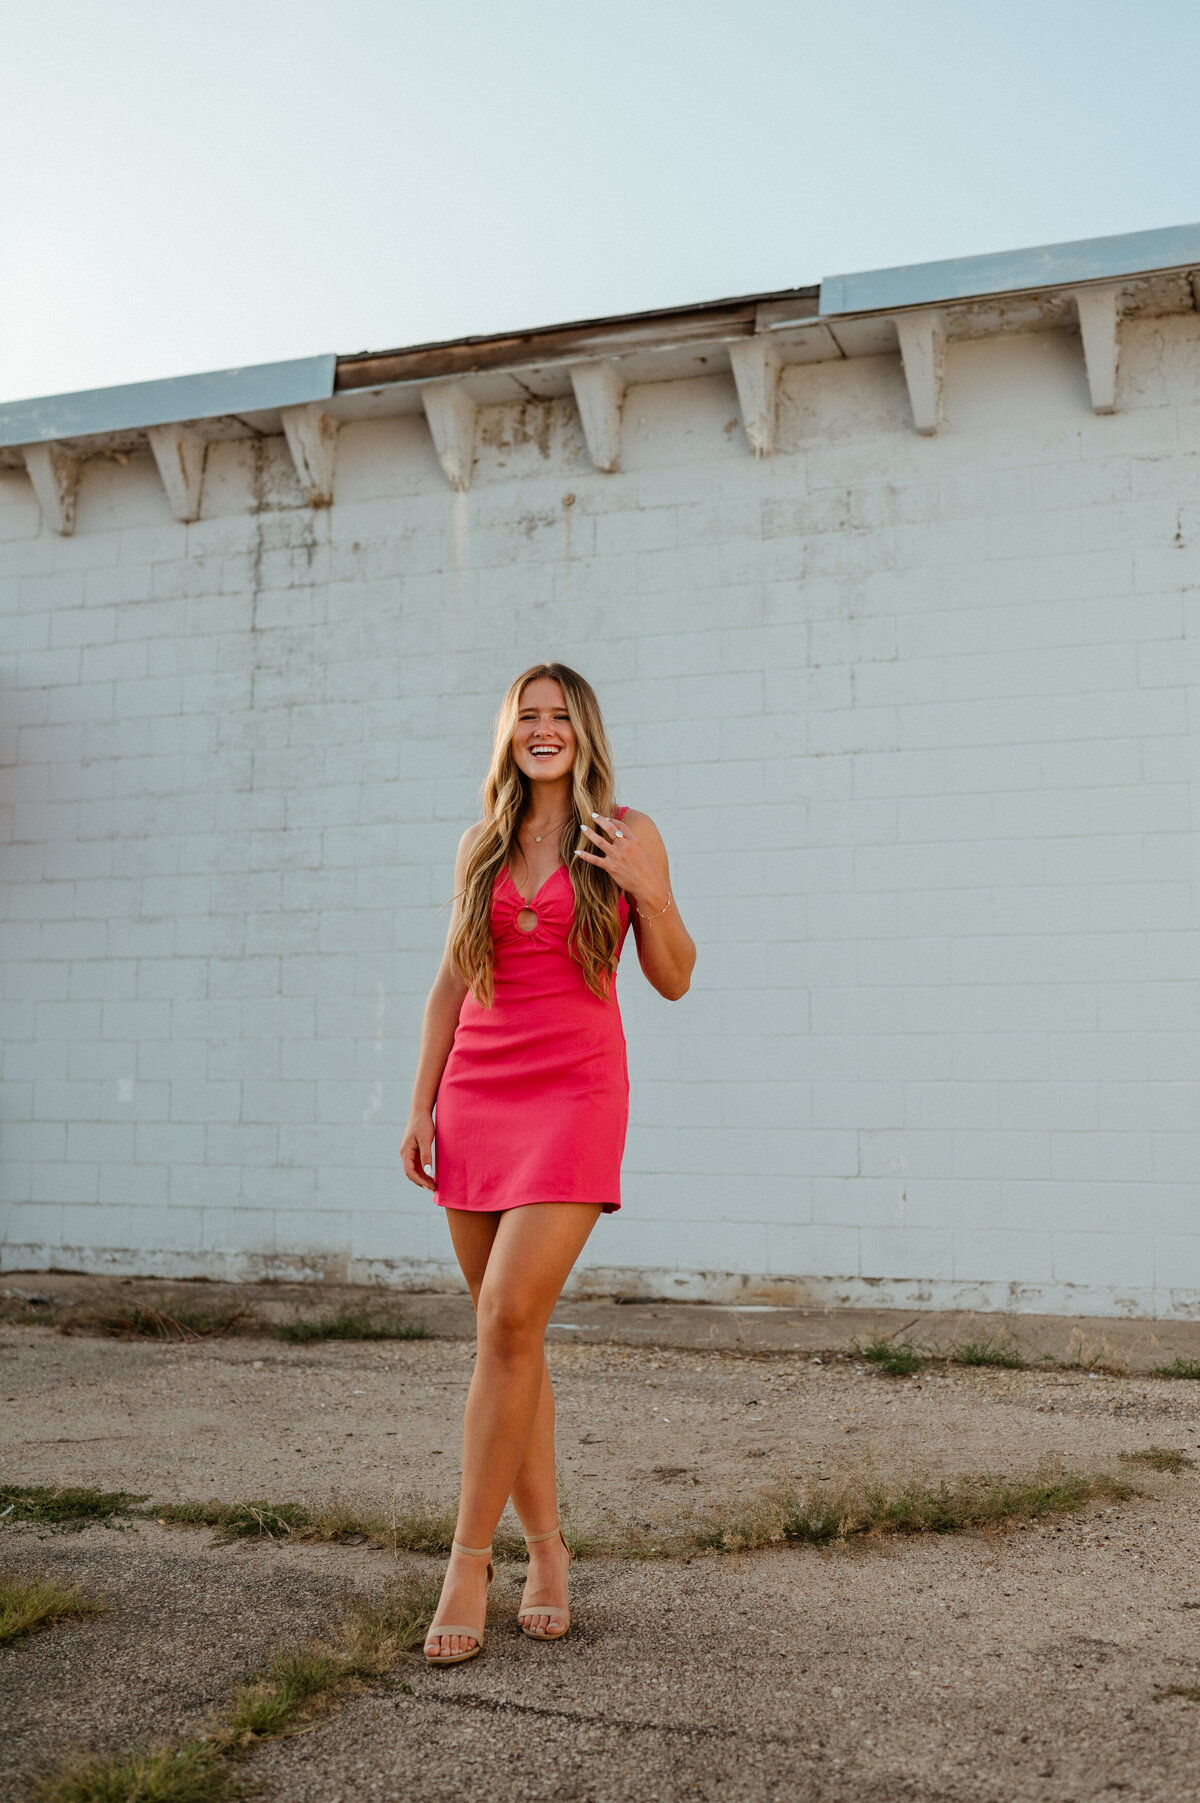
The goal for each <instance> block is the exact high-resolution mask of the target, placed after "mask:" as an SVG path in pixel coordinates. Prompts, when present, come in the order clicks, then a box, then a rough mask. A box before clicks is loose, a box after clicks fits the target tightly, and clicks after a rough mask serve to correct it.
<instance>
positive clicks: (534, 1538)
mask: <svg viewBox="0 0 1200 1803" xmlns="http://www.w3.org/2000/svg"><path fill="white" fill-rule="evenodd" d="M561 1533H562V1527H561V1526H560V1525H556V1526H554V1527H552V1528H551V1529H550V1532H549V1533H548V1534H526V1536H525V1544H526V1546H536V1545H537V1543H538V1541H539V1540H553V1538H554V1536H555V1534H561Z"/></svg>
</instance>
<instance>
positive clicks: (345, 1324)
mask: <svg viewBox="0 0 1200 1803" xmlns="http://www.w3.org/2000/svg"><path fill="white" fill-rule="evenodd" d="M271 1333H272V1335H273V1336H274V1338H275V1339H277V1340H286V1341H287V1342H288V1343H289V1345H292V1346H310V1345H312V1343H313V1342H314V1341H315V1340H428V1339H429V1338H430V1337H431V1336H430V1332H429V1329H428V1328H427V1327H426V1325H425V1323H424V1322H423V1321H410V1320H408V1319H407V1317H406V1316H404V1315H402V1314H398V1313H393V1314H392V1315H391V1316H384V1315H373V1314H354V1313H352V1312H350V1311H347V1312H345V1313H343V1314H340V1315H326V1316H325V1317H324V1318H323V1319H318V1320H315V1321H282V1322H280V1323H279V1324H278V1325H277V1326H275V1327H272V1329H271Z"/></svg>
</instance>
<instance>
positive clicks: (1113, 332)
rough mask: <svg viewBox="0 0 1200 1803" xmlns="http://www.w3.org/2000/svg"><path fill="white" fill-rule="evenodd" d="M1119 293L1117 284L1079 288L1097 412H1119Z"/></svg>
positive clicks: (1082, 330) (1078, 301) (1082, 332)
mask: <svg viewBox="0 0 1200 1803" xmlns="http://www.w3.org/2000/svg"><path fill="white" fill-rule="evenodd" d="M1119 294H1120V289H1119V288H1118V287H1115V286H1114V287H1104V288H1077V289H1076V290H1075V307H1076V310H1077V312H1078V314H1079V335H1080V337H1081V338H1082V339H1083V360H1084V363H1085V364H1086V365H1087V379H1088V387H1089V389H1090V390H1091V394H1092V411H1093V413H1115V412H1116V410H1117V358H1118V356H1119V355H1120V350H1121V341H1120V335H1119V326H1120V319H1121V312H1120V308H1119V306H1118V304H1117V300H1118V296H1119Z"/></svg>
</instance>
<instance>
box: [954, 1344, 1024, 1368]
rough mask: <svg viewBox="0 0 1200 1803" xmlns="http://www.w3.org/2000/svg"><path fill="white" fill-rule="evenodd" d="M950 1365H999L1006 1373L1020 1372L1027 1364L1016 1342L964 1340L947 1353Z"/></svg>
mask: <svg viewBox="0 0 1200 1803" xmlns="http://www.w3.org/2000/svg"><path fill="white" fill-rule="evenodd" d="M946 1362H947V1364H950V1365H999V1366H1001V1367H1003V1369H1004V1370H1006V1371H1020V1370H1021V1369H1022V1367H1023V1366H1024V1364H1025V1360H1024V1359H1023V1358H1022V1357H1021V1353H1020V1350H1019V1349H1018V1347H1017V1344H1016V1342H1015V1341H1014V1340H963V1341H962V1342H961V1343H959V1342H955V1344H954V1345H952V1346H951V1347H950V1349H949V1351H948V1352H947V1353H946Z"/></svg>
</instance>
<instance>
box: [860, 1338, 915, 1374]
mask: <svg viewBox="0 0 1200 1803" xmlns="http://www.w3.org/2000/svg"><path fill="white" fill-rule="evenodd" d="M850 1349H851V1351H852V1352H853V1353H854V1354H855V1355H856V1356H857V1357H858V1358H861V1359H866V1360H867V1362H868V1363H869V1364H872V1365H874V1367H875V1369H876V1370H877V1371H882V1372H883V1373H884V1374H885V1375H886V1376H888V1377H911V1376H912V1374H913V1372H914V1371H919V1370H920V1369H921V1366H922V1364H923V1363H924V1360H923V1359H922V1357H921V1354H920V1353H919V1352H918V1351H917V1349H916V1347H915V1346H914V1345H913V1343H912V1341H911V1340H890V1339H888V1338H887V1337H886V1335H879V1334H877V1335H876V1337H875V1338H874V1339H873V1340H868V1341H867V1344H866V1345H865V1346H863V1345H861V1344H860V1342H859V1341H858V1340H854V1341H853V1342H852V1343H851V1348H850Z"/></svg>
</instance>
